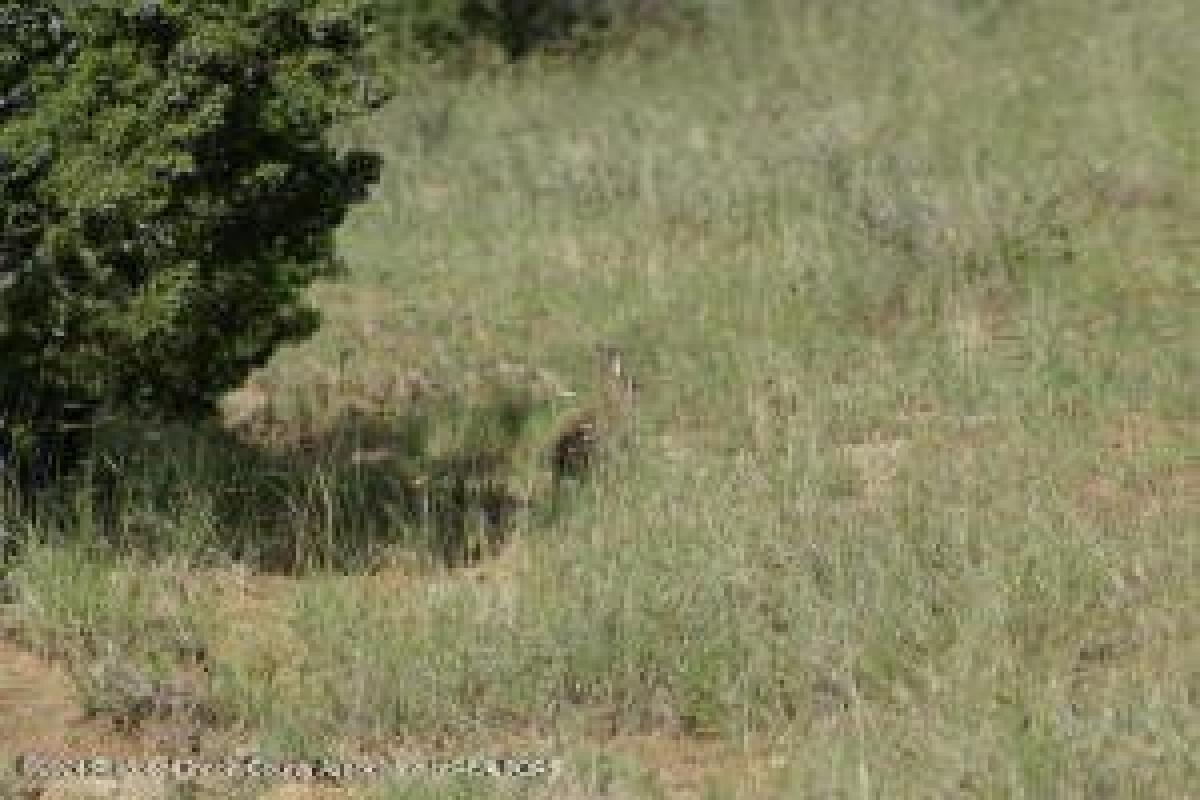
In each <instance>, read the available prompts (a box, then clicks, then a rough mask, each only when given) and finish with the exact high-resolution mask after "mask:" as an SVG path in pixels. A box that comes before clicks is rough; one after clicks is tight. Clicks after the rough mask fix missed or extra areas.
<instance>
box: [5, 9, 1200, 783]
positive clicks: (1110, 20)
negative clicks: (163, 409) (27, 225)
mask: <svg viewBox="0 0 1200 800" xmlns="http://www.w3.org/2000/svg"><path fill="white" fill-rule="evenodd" d="M744 5H745V6H746V8H747V9H753V10H747V11H746V12H745V13H744V14H737V15H734V14H730V15H729V18H728V19H725V20H723V21H722V22H721V24H720V25H718V26H716V27H715V28H714V30H713V31H712V32H711V33H710V34H709V35H708V36H707V37H704V38H698V39H696V40H695V41H688V42H686V43H676V44H675V45H673V46H669V47H668V46H663V45H659V46H657V47H653V48H651V50H650V52H649V53H647V52H644V51H642V50H631V51H628V52H625V51H622V52H621V53H620V54H616V55H613V56H610V57H604V58H600V59H598V60H596V61H594V62H593V63H588V64H584V65H576V66H566V65H563V64H557V63H542V64H538V63H533V64H529V65H525V66H523V67H521V68H517V69H513V70H511V71H502V72H501V73H500V74H493V75H488V76H479V77H476V78H472V79H467V80H437V79H433V78H427V79H421V80H417V79H415V78H414V79H413V80H412V81H411V84H405V85H404V86H402V87H401V90H400V92H399V95H398V96H397V98H396V100H395V102H394V103H392V105H391V106H389V107H387V108H385V109H384V110H383V111H382V112H380V113H379V114H378V115H377V116H376V117H375V118H373V119H372V120H370V122H369V124H364V125H363V126H362V127H361V129H359V130H356V131H354V132H353V133H352V135H353V136H354V137H356V138H358V139H360V140H364V141H366V142H367V143H369V144H370V145H371V146H372V147H374V148H377V149H378V150H380V151H381V152H382V153H383V154H384V155H385V156H386V158H387V165H388V166H387V169H386V172H385V175H384V178H383V181H382V183H381V185H380V186H379V187H378V190H377V192H376V194H375V195H374V197H373V198H372V200H371V201H370V202H369V203H367V204H366V205H365V206H363V207H362V208H361V209H360V211H359V212H357V213H356V215H355V216H354V217H353V219H352V220H351V221H350V223H349V224H348V225H347V226H346V228H345V230H344V231H343V235H342V238H341V244H342V248H343V252H344V254H345V256H346V259H347V261H348V263H349V265H350V274H349V275H348V277H347V278H346V280H344V281H343V282H340V283H337V284H329V285H322V286H319V287H316V288H315V289H314V293H315V297H316V300H317V302H318V304H319V305H320V307H321V308H322V309H323V311H324V312H325V315H326V324H325V326H324V328H323V330H322V331H321V332H320V333H319V334H318V335H317V336H316V337H315V338H314V339H313V340H311V341H309V342H306V343H304V344H303V345H300V346H296V347H293V348H290V349H288V350H286V351H284V352H281V353H279V354H278V356H277V357H276V358H275V359H274V360H273V361H272V362H271V364H270V365H269V366H268V367H267V368H266V369H264V370H262V371H261V373H259V374H256V375H255V376H253V377H252V379H251V380H250V382H249V383H248V385H247V386H246V387H245V388H244V389H243V390H241V391H239V392H238V393H235V395H233V396H231V397H230V398H229V402H228V404H227V419H226V421H225V423H224V425H223V426H216V425H214V426H212V427H210V428H206V429H196V428H191V429H182V428H181V429H169V430H146V429H144V428H136V427H132V426H131V427H128V428H127V429H123V430H117V431H112V432H110V434H109V435H108V439H107V440H106V443H105V447H104V450H103V452H102V454H101V456H100V457H99V458H98V459H97V460H96V464H95V466H94V468H93V470H92V471H91V473H90V474H89V475H88V476H84V478H83V479H82V480H80V481H78V482H77V483H76V484H73V485H72V486H70V487H66V488H63V489H62V490H60V491H59V492H58V493H57V494H55V495H54V496H53V497H47V498H45V499H44V500H43V502H42V503H41V505H39V506H38V507H36V508H34V507H30V506H28V505H27V504H26V505H25V506H24V507H18V504H17V503H16V501H15V499H14V498H12V497H9V498H8V499H7V500H6V502H7V504H8V505H7V507H6V514H7V516H8V518H9V520H10V522H9V525H10V527H12V528H13V530H15V531H17V533H18V535H19V537H20V538H22V539H28V541H27V542H25V543H24V544H23V545H22V546H21V547H20V548H18V552H17V554H16V555H15V556H14V557H13V558H12V560H11V562H10V564H9V567H8V595H9V596H8V598H7V599H8V600H9V602H8V603H7V604H6V605H2V606H0V612H2V620H3V628H2V629H3V630H4V631H5V632H6V633H5V641H7V643H8V644H6V645H5V647H7V648H9V650H11V652H12V653H20V654H22V656H21V657H22V659H26V660H28V664H27V665H26V667H25V668H24V669H25V672H24V673H21V674H17V670H16V668H15V667H10V668H9V669H10V670H12V672H13V676H12V677H9V678H8V679H7V680H8V684H7V686H8V687H9V689H10V691H8V692H7V693H6V691H5V689H6V682H5V681H6V679H5V675H4V669H5V667H4V666H3V664H0V720H3V719H4V717H5V711H6V710H7V709H17V710H19V709H20V708H21V707H22V706H25V707H27V708H35V707H36V708H42V705H39V704H45V705H46V707H47V708H49V707H54V708H57V709H58V711H57V712H53V713H52V712H51V711H45V712H43V711H38V712H37V713H36V715H33V716H31V718H30V719H31V721H29V722H28V723H27V724H13V723H6V722H3V721H0V755H2V754H5V753H9V754H15V753H17V752H21V751H25V750H30V749H35V748H36V747H41V748H43V749H44V750H46V751H47V752H59V753H86V752H103V753H107V754H115V753H126V754H135V753H141V754H149V753H154V754H158V755H163V754H171V753H185V752H189V751H190V752H192V753H194V754H198V755H196V756H195V757H198V758H210V759H215V758H218V757H221V756H223V755H229V754H233V753H235V752H250V751H253V752H257V753H261V754H262V755H263V757H264V758H280V759H282V758H301V757H303V758H317V757H328V758H333V759H346V758H351V757H358V756H363V755H373V756H383V755H388V756H390V757H395V758H400V759H405V758H416V757H420V758H425V757H430V756H435V755H436V756H449V757H459V756H466V755H471V754H481V755H487V756H500V755H504V754H509V753H514V754H526V753H527V754H533V755H539V756H548V757H550V756H552V757H554V758H558V759H561V760H562V765H561V769H560V770H559V772H558V773H557V775H556V777H554V778H552V779H549V780H546V779H539V780H525V781H501V780H495V779H488V780H483V779H480V780H471V781H466V782H461V783H460V782H457V781H450V782H444V781H423V780H422V781H395V782H392V783H388V782H374V783H369V784H363V786H362V787H361V788H362V791H361V792H360V793H359V794H358V795H352V794H349V793H347V794H343V793H340V792H335V791H334V790H332V789H321V790H318V789H310V790H306V791H303V792H302V791H301V790H300V789H298V788H296V787H288V786H281V785H280V784H279V783H278V782H275V783H270V782H266V783H253V784H252V783H238V784H236V785H235V786H234V787H233V788H229V787H224V788H222V787H220V786H215V787H214V786H209V787H207V788H206V786H205V785H203V782H202V784H201V785H172V786H170V787H166V788H163V787H158V788H156V789H155V790H154V791H158V792H159V794H160V796H170V797H180V798H182V797H209V796H212V797H224V796H230V795H231V793H232V794H233V795H234V796H238V797H246V798H251V797H264V798H268V797H269V798H282V797H327V796H328V797H335V796H336V797H342V796H364V797H372V798H416V797H422V798H423V797H429V798H432V797H448V796H457V797H464V798H465V797H529V798H549V797H555V798H559V797H561V798H599V797H617V798H626V797H630V798H656V797H674V796H681V797H704V798H751V797H753V798H759V797H781V798H782V797H789V798H790V797H820V798H835V797H846V798H851V797H853V798H875V797H878V798H892V797H914V798H915V797H938V798H952V797H963V798H966V797H979V798H1001V797H1004V798H1007V797H1029V798H1048V797H1080V798H1107V797H1111V798H1125V797H1135V796H1137V797H1187V796H1200V635H1198V631H1197V629H1196V627H1195V623H1196V617H1197V612H1198V611H1200V560H1198V559H1197V556H1198V555H1200V553H1197V548H1198V546H1200V347H1198V346H1197V345H1198V344H1200V227H1198V225H1197V220H1200V192H1198V191H1197V190H1198V189H1200V134H1198V133H1197V132H1198V131H1200V104H1198V103H1196V102H1194V99H1195V96H1194V89H1193V86H1192V84H1193V83H1194V80H1193V78H1194V76H1196V75H1200V50H1197V49H1196V47H1195V42H1196V41H1197V40H1198V39H1200V5H1198V4H1196V3H1194V2H1191V1H1190V0H1158V2H1154V3H1146V4H1126V3H1120V2H1116V0H1105V1H1104V2H1085V0H1022V1H1021V2H1008V3H1001V2H992V1H990V0H975V1H974V2H969V1H968V0H957V1H952V0H910V1H907V2H902V1H901V0H880V2H875V3H872V4H870V8H871V12H870V13H865V12H864V11H863V10H862V8H859V7H858V6H859V5H860V4H855V3H832V2H819V1H818V2H802V1H801V0H776V1H775V2H761V3H746V4H744ZM598 347H608V348H615V349H616V350H618V351H620V352H621V353H622V354H623V356H624V362H625V363H626V364H627V366H628V369H629V370H630V371H631V372H632V374H633V375H634V376H635V377H636V379H637V381H638V384H639V386H640V390H639V393H638V396H637V403H636V406H635V407H634V409H633V410H632V411H628V410H625V411H614V410H613V409H611V408H610V407H609V404H608V403H607V402H606V401H605V399H604V397H605V390H604V384H605V380H606V376H605V374H604V372H603V370H602V369H601V367H600V366H598V359H597V357H596V349H597V348H598ZM588 410H594V411H596V413H597V414H598V415H599V418H600V420H601V422H602V423H603V424H602V426H601V429H602V430H603V431H605V432H606V433H607V437H606V439H605V440H604V441H605V446H604V447H603V454H602V457H601V458H599V459H598V460H597V461H596V462H595V463H594V465H593V468H592V469H591V471H590V472H589V474H588V475H586V476H585V477H584V478H582V479H579V480H565V481H555V480H554V478H553V476H552V475H551V470H550V469H549V468H548V466H547V463H546V457H545V456H546V453H547V451H548V450H549V449H552V447H553V443H554V441H555V438H556V436H558V435H559V434H561V433H562V432H563V431H564V430H565V428H566V427H568V426H569V425H570V424H571V421H572V420H573V419H575V415H577V414H580V413H583V412H585V411H588ZM5 652H9V651H8V650H5V651H0V662H2V661H3V658H4V656H3V653H5ZM10 661H11V663H12V664H14V665H15V664H17V663H18V662H17V661H16V660H15V656H13V657H12V659H10ZM20 663H22V664H26V661H25V660H23V661H21V662H20ZM38 665H41V666H38ZM38 674H40V676H41V677H40V678H39V680H40V681H41V682H40V683H38V684H37V686H39V687H41V688H40V691H42V692H43V693H51V694H53V692H55V691H58V690H56V689H54V688H53V687H54V686H55V685H57V684H53V685H52V684H50V683H47V681H48V680H49V679H48V678H46V676H47V675H51V674H53V675H59V676H61V684H62V692H63V694H61V695H59V699H58V700H57V701H53V702H52V700H53V698H40V699H32V698H33V695H32V694H26V695H22V694H21V693H19V692H17V691H16V689H14V688H12V687H18V688H19V687H20V686H22V685H25V686H32V685H34V684H33V683H27V684H21V683H20V681H21V680H26V681H27V682H29V681H32V680H33V676H35V675H38ZM22 675H24V676H25V677H24V678H22ZM68 690H69V692H70V694H67V692H68ZM31 691H32V690H31ZM27 698H31V699H27ZM5 703H8V706H7V708H6V707H5ZM71 709H76V710H77V711H78V712H79V713H81V714H83V715H84V716H83V717H82V718H80V719H79V720H78V721H77V722H71V723H70V724H69V725H52V724H51V723H50V722H48V721H47V720H49V721H53V720H55V719H59V718H58V717H55V716H54V715H53V714H54V713H60V714H62V715H67V716H63V717H61V718H62V719H68V718H70V719H74V718H73V717H69V715H70V714H71V713H74V712H72V710H71ZM84 712H86V713H84ZM34 717H36V719H35V718H34ZM13 718H14V719H15V717H13ZM38 719H40V720H42V727H41V728H39V726H38V722H37V720H38ZM64 727H65V728H66V729H65V730H64ZM34 731H40V732H39V733H38V735H36V736H35V735H34V734H33V733H32V732H34ZM56 748H57V749H56ZM4 780H6V779H5V778H2V777H0V787H3V786H4V785H5V784H4V783H3V781H4ZM12 780H15V779H12ZM293 790H294V792H293ZM170 792H173V793H174V794H170ZM288 792H293V793H288ZM63 796H64V797H65V796H70V795H69V794H66V795H63Z"/></svg>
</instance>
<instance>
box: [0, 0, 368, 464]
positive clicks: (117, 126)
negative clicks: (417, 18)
mask: <svg viewBox="0 0 1200 800" xmlns="http://www.w3.org/2000/svg"><path fill="white" fill-rule="evenodd" d="M369 30H370V29H369V19H368V15H367V8H366V3H365V2H364V0H240V2H237V3H227V2H219V1H218V0H161V1H159V2H154V1H152V0H147V1H145V2H141V3H140V4H139V3H137V2H129V0H89V2H68V1H66V0H64V1H62V2H38V3H33V2H15V3H14V2H7V3H5V2H0V435H6V436H8V438H10V439H11V438H12V437H13V436H14V432H15V431H17V430H18V429H19V426H21V425H25V426H32V428H35V429H36V428H39V427H41V428H44V427H46V426H49V425H52V424H57V423H58V422H61V421H62V420H63V419H64V418H65V417H66V416H69V414H70V413H74V414H75V416H76V417H80V418H83V419H86V418H87V417H88V416H89V415H90V413H91V412H92V411H94V409H96V408H97V407H99V406H111V407H115V408H120V409H124V410H127V411H132V412H135V413H142V414H153V415H155V416H165V417H177V418H178V417H183V418H188V417H192V416H195V415H200V414H204V413H207V412H208V411H210V410H211V409H212V407H213V405H214V403H215V400H216V399H217V398H218V397H219V396H220V394H221V393H222V392H224V391H225V390H227V389H229V388H230V387H233V386H235V385H236V384H238V383H240V382H241V381H242V380H243V378H244V377H245V376H246V374H247V373H248V372H249V371H250V370H251V369H253V368H254V367H256V366H258V365H261V364H263V363H264V362H265V360H266V359H267V358H268V357H269V356H270V354H271V353H272V352H273V351H274V350H275V349H276V348H277V347H278V346H279V345H280V344H281V343H283V342H286V341H289V340H293V339H297V338H301V337H304V336H307V335H309V334H310V333H312V332H313V331H314V329H315V328H316V326H317V324H318V315H317V313H316V311H315V310H314V309H312V308H311V307H310V306H309V305H308V304H307V303H306V301H305V299H304V292H303V290H304V289H305V287H306V286H307V285H309V284H310V283H311V282H312V281H313V280H314V279H316V278H318V277H320V276H324V275H331V274H334V273H335V272H336V271H337V262H336V258H335V255H334V246H333V233H334V230H335V229H336V227H337V226H338V225H339V224H340V223H341V221H342V220H343V218H344V216H345V214H346V213H347V211H348V209H349V208H350V207H351V205H352V204H354V203H355V202H358V201H360V200H362V199H364V197H365V195H366V192H367V189H368V188H369V186H370V184H371V183H372V182H374V181H375V180H376V179H377V178H378V170H379V162H378V159H377V158H376V157H375V156H374V155H372V154H369V153H365V152H360V151H343V150H340V149H339V148H337V147H336V146H335V145H334V144H332V143H331V141H330V136H329V134H330V132H331V129H332V128H333V126H334V125H336V124H337V123H338V121H339V120H342V119H344V118H346V117H347V116H348V115H352V114H355V113H359V112H361V111H362V110H363V109H364V107H365V106H368V105H370V104H371V100H372V98H371V97H370V86H369V83H368V81H369V70H367V65H366V64H364V56H363V53H364V52H366V50H365V49H364V48H365V44H366V41H367V37H368V35H369ZM72 409H82V411H75V412H72V411H71V410H72ZM2 447H3V443H2V442H0V448H2Z"/></svg>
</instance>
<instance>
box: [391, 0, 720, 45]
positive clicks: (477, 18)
mask: <svg viewBox="0 0 1200 800" xmlns="http://www.w3.org/2000/svg"><path fill="white" fill-rule="evenodd" d="M707 5H708V3H706V2H704V0H376V7H377V12H378V17H379V20H380V23H381V27H382V28H383V30H384V32H385V33H386V34H387V36H386V39H387V41H388V43H389V45H390V46H391V47H392V48H394V49H395V50H396V51H399V53H400V56H401V59H402V58H403V57H405V56H416V55H422V54H423V55H432V56H434V57H438V58H443V57H446V56H453V55H455V54H456V53H461V52H462V51H463V50H465V49H466V48H467V47H468V45H470V44H472V43H475V42H480V41H482V42H487V43H490V44H493V45H495V46H498V47H500V48H501V49H502V50H503V51H504V52H505V53H506V54H507V55H508V56H509V57H510V58H513V59H519V58H522V57H523V56H526V55H528V54H529V53H531V52H533V51H534V50H536V49H538V48H541V47H547V46H556V47H560V46H563V45H569V46H579V45H581V44H583V43H586V42H593V41H595V40H596V38H597V36H598V35H602V34H603V33H605V32H609V31H614V30H619V29H622V28H628V27H631V26H635V25H639V24H651V23H654V24H664V23H675V22H681V21H688V20H695V19H697V18H699V17H700V16H701V11H702V10H703V9H704V8H706V7H707Z"/></svg>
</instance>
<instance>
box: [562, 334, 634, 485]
mask: <svg viewBox="0 0 1200 800" xmlns="http://www.w3.org/2000/svg"><path fill="white" fill-rule="evenodd" d="M598 356H599V359H600V361H601V364H602V366H603V369H604V379H603V382H602V385H601V388H600V391H599V396H598V397H597V399H596V401H595V403H594V404H593V405H591V406H589V407H587V408H585V409H583V410H582V411H579V412H576V413H575V414H573V415H572V416H571V417H569V418H568V419H567V421H566V422H565V423H564V424H563V426H562V428H561V430H560V431H559V433H558V435H557V436H556V437H555V439H554V443H553V446H552V447H551V452H550V457H551V466H552V469H553V471H554V480H555V483H558V482H560V481H561V480H562V479H564V478H571V479H579V478H582V477H583V476H584V475H586V474H587V472H588V471H589V470H590V469H591V468H592V466H593V465H594V464H595V461H596V458H597V456H598V455H599V453H600V451H601V450H602V449H603V448H604V446H605V444H606V443H607V442H608V441H609V440H610V439H611V438H612V437H613V436H615V435H616V434H617V433H618V432H619V431H620V429H621V427H622V426H623V424H625V423H628V422H629V421H630V420H631V418H632V416H633V411H634V402H635V400H636V397H637V393H638V389H639V387H638V383H637V381H636V380H634V379H633V377H632V376H631V375H630V374H629V372H628V370H627V369H626V367H625V363H624V360H623V359H622V357H621V353H620V352H619V351H617V350H616V349H614V348H611V347H601V348H599V350H598Z"/></svg>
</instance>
